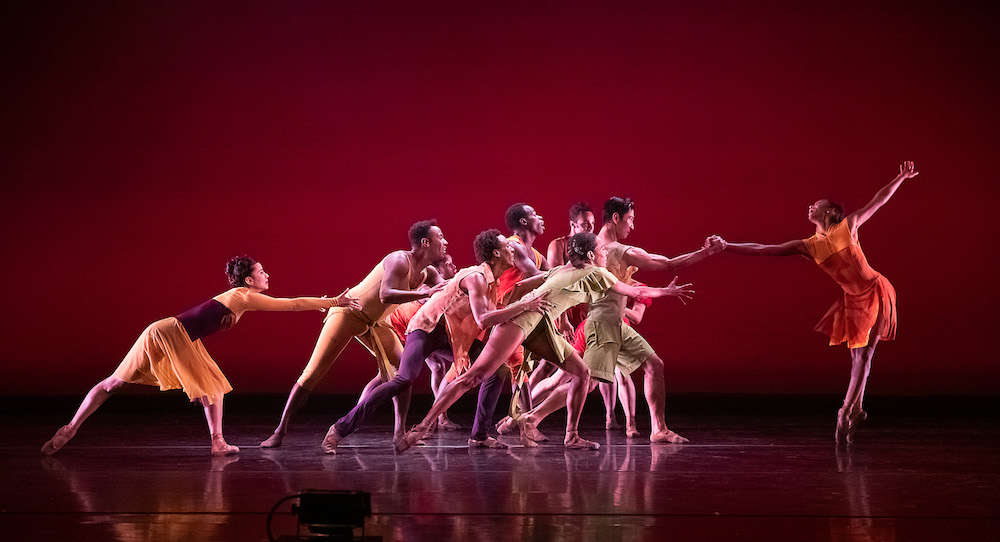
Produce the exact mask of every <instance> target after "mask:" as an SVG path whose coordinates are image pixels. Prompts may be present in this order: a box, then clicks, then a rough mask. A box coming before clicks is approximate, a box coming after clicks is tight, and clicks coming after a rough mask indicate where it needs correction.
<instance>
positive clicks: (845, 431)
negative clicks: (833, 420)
mask: <svg viewBox="0 0 1000 542" xmlns="http://www.w3.org/2000/svg"><path fill="white" fill-rule="evenodd" d="M878 341H879V337H878V336H875V337H874V338H872V339H871V340H870V341H868V345H867V346H863V347H861V348H852V349H851V380H850V382H849V383H848V385H847V394H846V395H845V396H844V406H843V408H841V409H840V411H839V412H838V413H837V434H836V440H837V442H842V441H846V442H848V443H850V442H853V441H854V431H855V430H856V429H857V426H858V424H859V423H861V422H862V421H864V420H865V418H867V417H868V415H867V414H866V413H865V411H864V409H863V408H862V406H863V403H864V399H865V389H866V388H867V387H868V376H869V375H870V374H871V370H872V357H873V356H874V355H875V347H876V346H877V345H878Z"/></svg>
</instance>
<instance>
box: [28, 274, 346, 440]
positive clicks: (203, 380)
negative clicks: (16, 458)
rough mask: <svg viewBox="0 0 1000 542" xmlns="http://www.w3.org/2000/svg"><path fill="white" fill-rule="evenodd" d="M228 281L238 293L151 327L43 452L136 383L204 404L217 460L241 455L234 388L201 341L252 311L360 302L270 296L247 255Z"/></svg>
mask: <svg viewBox="0 0 1000 542" xmlns="http://www.w3.org/2000/svg"><path fill="white" fill-rule="evenodd" d="M226 276H227V277H228V279H229V284H230V286H232V289H230V290H228V291H226V292H223V293H221V294H219V295H217V296H215V297H213V298H212V299H209V300H208V301H206V302H204V303H202V304H201V305H198V306H197V307H194V308H192V309H190V310H188V311H186V312H184V313H182V314H179V315H177V316H175V317H170V318H164V319H162V320H158V321H156V322H153V323H152V324H150V325H149V327H147V328H146V330H145V331H143V332H142V334H141V335H139V338H138V339H137V340H136V341H135V344H134V345H132V349H131V350H129V352H128V354H127V355H126V356H125V359H123V360H122V362H121V364H119V365H118V368H117V369H115V372H114V373H112V374H111V376H109V377H107V378H105V379H104V380H102V381H101V382H100V383H98V384H97V385H96V386H94V387H93V388H91V390H90V392H89V393H88V394H87V396H86V397H85V398H84V399H83V402H82V403H81V404H80V407H79V409H77V411H76V414H75V415H74V416H73V419H72V420H71V421H70V422H69V424H67V425H64V426H62V427H61V428H59V430H58V431H56V434H55V436H53V437H52V438H51V439H50V440H49V441H48V442H46V443H45V445H44V446H43V447H42V453H43V454H45V455H52V454H54V453H56V452H57V451H58V450H59V449H60V448H62V447H63V446H65V445H66V443H67V442H69V440H70V439H72V438H73V436H74V435H76V432H77V430H78V429H79V428H80V425H81V424H82V423H83V422H84V420H86V419H87V418H88V417H89V416H90V415H91V414H93V413H94V412H95V411H96V410H97V409H98V407H100V406H101V405H102V404H103V403H104V401H106V400H107V399H108V397H110V396H111V395H112V394H114V393H116V392H118V391H121V389H123V388H125V387H126V386H128V385H132V384H145V385H149V386H159V387H160V389H161V390H174V389H181V390H184V393H186V394H187V396H188V397H189V398H190V399H191V400H192V401H199V402H200V403H201V404H202V406H203V407H204V409H205V419H206V420H207V421H208V429H209V433H210V435H211V437H212V455H230V454H235V453H237V452H239V448H237V447H236V446H230V445H229V444H228V443H227V442H226V439H225V438H223V436H222V397H223V396H224V395H225V394H226V393H229V392H230V391H232V390H233V387H232V386H231V385H230V384H229V381H228V380H226V377H225V375H223V374H222V371H221V370H220V369H219V366H218V364H216V363H215V360H213V359H212V357H211V356H209V355H208V352H207V351H206V350H205V346H204V345H202V343H201V338H202V337H205V336H206V335H210V334H212V333H215V332H218V331H223V330H226V329H229V328H231V327H233V326H234V325H236V322H237V321H238V320H239V319H240V316H242V315H243V313H244V312H246V311H307V310H324V309H327V308H330V307H344V306H351V307H355V308H357V306H358V302H357V300H356V299H354V298H351V297H348V296H347V295H346V294H347V292H346V291H345V292H344V293H343V294H341V295H340V296H338V297H334V298H326V297H296V298H274V297H269V296H266V295H264V294H263V293H262V292H264V291H265V290H267V288H268V274H267V273H266V272H264V268H263V267H262V266H261V264H260V262H257V261H256V260H254V259H253V258H249V257H246V256H242V257H237V258H233V259H231V260H229V263H228V264H226Z"/></svg>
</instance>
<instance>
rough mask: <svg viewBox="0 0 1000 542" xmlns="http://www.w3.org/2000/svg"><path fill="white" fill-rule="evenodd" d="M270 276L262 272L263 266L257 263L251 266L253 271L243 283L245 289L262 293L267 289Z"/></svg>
mask: <svg viewBox="0 0 1000 542" xmlns="http://www.w3.org/2000/svg"><path fill="white" fill-rule="evenodd" d="M269 277H270V275H268V274H267V272H266V271H264V266H263V265H261V264H260V262H257V263H255V264H253V271H251V272H250V276H249V277H247V278H246V280H245V281H244V282H245V283H246V285H247V287H249V288H251V289H253V290H256V291H258V292H263V291H265V290H267V288H268V279H269Z"/></svg>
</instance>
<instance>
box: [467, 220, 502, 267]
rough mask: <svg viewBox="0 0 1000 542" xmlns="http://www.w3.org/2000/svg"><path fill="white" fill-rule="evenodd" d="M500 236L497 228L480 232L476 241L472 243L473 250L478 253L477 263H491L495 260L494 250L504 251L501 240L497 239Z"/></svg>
mask: <svg viewBox="0 0 1000 542" xmlns="http://www.w3.org/2000/svg"><path fill="white" fill-rule="evenodd" d="M499 236H500V230H498V229H496V228H490V229H488V230H483V231H481V232H479V235H477V236H476V239H475V241H473V242H472V250H474V251H475V252H476V263H483V262H488V261H490V259H491V258H493V251H494V250H502V249H503V245H502V244H501V243H500V239H498V238H497V237H499Z"/></svg>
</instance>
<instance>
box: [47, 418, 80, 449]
mask: <svg viewBox="0 0 1000 542" xmlns="http://www.w3.org/2000/svg"><path fill="white" fill-rule="evenodd" d="M74 436H76V429H73V428H72V427H70V426H68V425H64V426H62V427H60V428H59V430H58V431H56V434H55V435H53V436H52V438H50V439H49V441H48V442H46V443H45V444H44V445H42V453H43V454H45V455H52V454H54V453H56V452H58V451H59V450H60V449H61V448H62V447H63V446H65V445H66V443H67V442H69V441H70V439H72V438H73V437H74Z"/></svg>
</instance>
